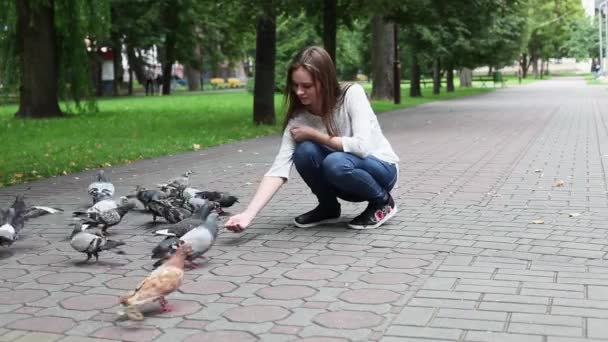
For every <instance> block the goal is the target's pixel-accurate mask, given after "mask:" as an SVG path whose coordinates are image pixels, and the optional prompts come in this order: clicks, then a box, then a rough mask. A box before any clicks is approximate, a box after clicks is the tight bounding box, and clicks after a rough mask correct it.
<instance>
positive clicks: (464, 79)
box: [460, 68, 473, 88]
mask: <svg viewBox="0 0 608 342" xmlns="http://www.w3.org/2000/svg"><path fill="white" fill-rule="evenodd" d="M472 86H473V70H471V69H469V68H462V69H460V87H465V88H470V87H472Z"/></svg>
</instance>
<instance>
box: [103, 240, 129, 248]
mask: <svg viewBox="0 0 608 342" xmlns="http://www.w3.org/2000/svg"><path fill="white" fill-rule="evenodd" d="M124 244H125V243H124V242H122V241H115V240H107V241H106V243H105V245H103V246H101V248H99V250H101V251H107V250H110V249H112V248H116V247H118V246H122V245H124Z"/></svg>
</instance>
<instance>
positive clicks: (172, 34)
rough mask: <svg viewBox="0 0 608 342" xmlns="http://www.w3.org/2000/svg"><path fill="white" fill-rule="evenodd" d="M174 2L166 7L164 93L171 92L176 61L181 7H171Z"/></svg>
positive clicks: (168, 93)
mask: <svg viewBox="0 0 608 342" xmlns="http://www.w3.org/2000/svg"><path fill="white" fill-rule="evenodd" d="M171 5H172V2H168V3H167V7H166V8H165V18H164V19H165V23H166V25H167V26H166V27H168V28H169V30H168V31H167V34H166V36H165V56H164V57H165V58H164V59H163V63H162V64H163V95H170V94H171V81H172V79H173V77H172V75H171V70H172V67H173V63H174V62H175V52H176V51H175V47H176V45H177V32H176V30H177V27H178V26H179V18H178V13H179V12H180V9H179V8H174V7H171Z"/></svg>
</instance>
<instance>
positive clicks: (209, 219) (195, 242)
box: [179, 206, 219, 265]
mask: <svg viewBox="0 0 608 342" xmlns="http://www.w3.org/2000/svg"><path fill="white" fill-rule="evenodd" d="M201 219H202V220H204V222H203V223H202V224H200V225H198V226H196V227H194V228H193V229H192V230H190V231H189V232H187V233H186V234H184V235H183V236H182V237H181V238H179V241H180V242H183V243H186V244H188V245H190V246H191V247H192V253H191V254H190V255H189V256H188V260H189V261H192V260H194V259H196V258H198V257H201V256H202V255H203V254H205V253H206V252H207V251H208V250H209V249H210V248H211V246H213V243H214V242H215V239H216V238H217V235H218V232H219V229H218V214H217V212H213V211H212V210H211V209H210V206H206V207H203V209H201ZM192 265H195V264H194V263H192Z"/></svg>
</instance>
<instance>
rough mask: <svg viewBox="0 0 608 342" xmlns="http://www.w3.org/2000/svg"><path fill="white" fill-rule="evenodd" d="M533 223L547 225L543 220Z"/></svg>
mask: <svg viewBox="0 0 608 342" xmlns="http://www.w3.org/2000/svg"><path fill="white" fill-rule="evenodd" d="M532 223H534V224H545V221H543V220H534V221H532Z"/></svg>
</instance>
